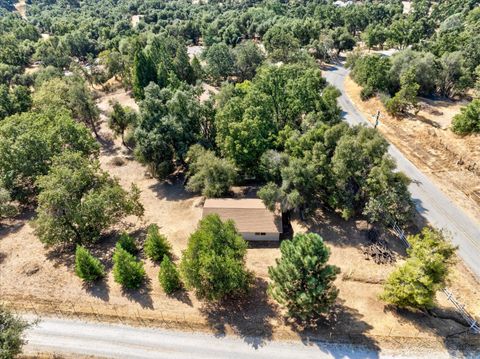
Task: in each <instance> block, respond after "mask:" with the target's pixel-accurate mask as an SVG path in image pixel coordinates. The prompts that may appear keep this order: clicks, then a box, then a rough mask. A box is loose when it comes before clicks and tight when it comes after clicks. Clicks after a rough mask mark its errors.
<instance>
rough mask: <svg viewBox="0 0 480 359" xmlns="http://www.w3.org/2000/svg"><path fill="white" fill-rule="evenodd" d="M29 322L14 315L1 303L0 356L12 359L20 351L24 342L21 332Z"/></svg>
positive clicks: (4, 358) (28, 325)
mask: <svg viewBox="0 0 480 359" xmlns="http://www.w3.org/2000/svg"><path fill="white" fill-rule="evenodd" d="M30 325H31V324H29V323H28V322H26V321H24V320H23V319H22V318H20V317H18V316H15V315H14V314H13V313H12V312H10V311H9V310H8V309H7V308H5V307H4V306H3V305H0V358H1V359H13V358H16V357H17V355H18V354H20V353H21V352H22V346H23V345H24V344H25V343H26V342H25V340H24V339H23V338H22V336H23V332H24V331H25V330H26V329H27V328H28V327H30Z"/></svg>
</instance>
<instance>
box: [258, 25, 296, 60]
mask: <svg viewBox="0 0 480 359" xmlns="http://www.w3.org/2000/svg"><path fill="white" fill-rule="evenodd" d="M263 41H264V44H265V49H266V50H267V52H268V54H269V56H270V57H271V58H272V60H273V61H282V62H289V61H291V60H293V59H294V58H295V56H296V55H297V51H298V50H299V49H300V42H299V41H298V40H297V39H296V38H295V36H293V34H292V32H291V31H290V30H289V29H287V28H286V27H285V26H282V25H279V24H276V25H274V26H272V27H271V28H270V29H269V30H268V31H267V32H266V33H265V35H264V37H263Z"/></svg>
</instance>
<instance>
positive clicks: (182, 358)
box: [24, 318, 449, 359]
mask: <svg viewBox="0 0 480 359" xmlns="http://www.w3.org/2000/svg"><path fill="white" fill-rule="evenodd" d="M250 339H252V338H250ZM27 340H28V344H27V345H26V346H25V348H24V349H25V350H24V351H25V353H27V354H35V353H42V352H43V353H46V352H49V353H52V352H53V353H56V354H69V355H72V356H80V355H83V356H87V355H88V356H94V357H100V358H120V359H122V358H128V359H130V358H132V359H134V358H156V359H164V358H165V359H217V358H218V359H220V358H235V359H255V358H260V359H262V358H264V359H293V358H299V359H300V358H301V359H309V358H312V359H314V358H315V359H326V358H335V359H336V358H338V359H340V358H341V359H360V358H362V359H368V358H372V359H379V358H418V357H419V356H422V357H424V358H436V359H440V358H448V357H449V355H448V353H446V352H438V353H436V352H431V351H430V352H428V354H425V353H419V352H417V353H415V354H414V353H410V354H400V353H396V354H392V353H383V352H382V353H379V352H378V350H367V349H364V348H360V347H356V346H353V345H347V344H342V345H338V344H337V345H336V344H330V343H329V344H326V343H318V342H315V343H311V344H302V343H301V342H272V341H270V342H267V343H265V344H264V345H261V346H252V344H251V342H252V340H242V339H240V338H235V337H224V338H221V337H216V336H214V335H207V334H198V333H184V332H175V331H167V330H160V329H149V328H136V327H129V326H124V325H117V324H107V323H102V324H99V323H92V322H84V321H78V320H66V319H56V318H55V319H53V318H42V320H41V321H40V323H39V324H38V325H37V326H36V327H34V328H32V329H29V330H28V332H27ZM248 342H250V344H249V343H248Z"/></svg>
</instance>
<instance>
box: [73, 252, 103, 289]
mask: <svg viewBox="0 0 480 359" xmlns="http://www.w3.org/2000/svg"><path fill="white" fill-rule="evenodd" d="M75 273H76V274H77V275H78V276H79V277H80V278H82V279H83V280H84V281H86V282H93V281H95V280H97V279H99V278H101V277H103V276H104V275H105V267H104V266H103V265H102V263H100V261H99V260H98V258H95V257H94V256H92V255H91V254H90V252H89V251H88V250H87V249H85V247H82V246H79V245H77V249H76V251H75Z"/></svg>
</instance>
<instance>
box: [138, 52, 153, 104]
mask: <svg viewBox="0 0 480 359" xmlns="http://www.w3.org/2000/svg"><path fill="white" fill-rule="evenodd" d="M132 73H133V75H132V77H133V95H134V96H135V98H136V99H137V100H140V99H143V95H144V94H143V90H144V88H145V87H147V86H148V85H149V84H150V82H156V81H157V71H156V69H155V64H154V63H153V61H152V59H151V58H150V57H149V56H148V55H146V54H145V53H144V51H142V50H139V51H138V52H137V53H136V54H135V59H134V61H133V69H132Z"/></svg>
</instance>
